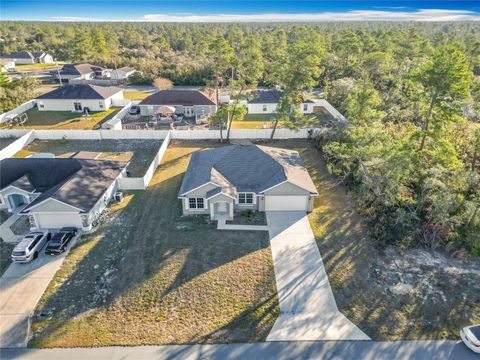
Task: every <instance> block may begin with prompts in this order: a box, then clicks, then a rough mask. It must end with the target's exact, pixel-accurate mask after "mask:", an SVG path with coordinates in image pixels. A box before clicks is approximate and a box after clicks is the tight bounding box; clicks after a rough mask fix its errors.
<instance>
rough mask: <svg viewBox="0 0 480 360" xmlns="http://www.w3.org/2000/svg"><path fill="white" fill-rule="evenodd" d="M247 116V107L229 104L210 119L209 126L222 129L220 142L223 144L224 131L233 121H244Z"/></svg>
mask: <svg viewBox="0 0 480 360" xmlns="http://www.w3.org/2000/svg"><path fill="white" fill-rule="evenodd" d="M246 114H247V108H246V107H245V106H238V104H227V105H223V106H221V107H220V108H219V109H218V111H217V112H216V113H215V114H213V115H211V116H210V117H209V119H208V121H209V124H210V125H211V126H213V127H216V128H219V129H220V141H221V142H223V129H224V128H225V127H226V126H227V124H229V122H233V121H242V120H243V118H244V117H245V115H246Z"/></svg>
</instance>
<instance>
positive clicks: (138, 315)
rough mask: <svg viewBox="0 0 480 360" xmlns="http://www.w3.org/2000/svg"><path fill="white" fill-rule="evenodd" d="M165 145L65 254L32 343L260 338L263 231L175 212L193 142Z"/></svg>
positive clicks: (269, 273) (264, 307) (269, 302)
mask: <svg viewBox="0 0 480 360" xmlns="http://www.w3.org/2000/svg"><path fill="white" fill-rule="evenodd" d="M212 144H213V143H210V142H196V143H189V144H185V143H176V144H173V145H171V146H170V147H169V148H168V150H167V152H166V154H165V157H164V160H163V161H162V164H161V166H160V167H159V168H158V170H157V171H156V173H155V175H154V177H153V179H152V182H151V183H150V186H149V188H148V190H147V191H145V192H140V191H139V192H132V193H129V194H128V195H127V197H126V199H125V200H124V202H123V203H122V204H121V205H118V204H115V205H114V206H112V207H111V214H110V215H109V219H110V220H109V221H107V222H106V223H105V224H103V225H101V228H100V229H99V230H98V231H97V232H96V233H95V234H92V235H90V236H88V237H86V238H84V239H82V241H81V242H80V244H79V245H78V246H77V247H76V248H75V249H73V250H72V251H71V252H70V254H69V255H68V256H67V258H66V260H65V262H64V264H63V265H62V267H61V269H60V270H59V272H58V273H57V274H56V275H55V277H54V279H53V280H52V282H51V283H50V285H49V286H48V288H47V290H46V291H45V293H44V295H43V297H42V299H41V301H40V303H39V305H38V307H37V309H36V313H37V314H38V313H39V312H44V313H51V316H52V317H51V319H42V320H40V319H39V318H38V317H36V316H34V318H33V319H34V320H33V323H32V327H31V329H32V334H33V337H32V339H31V341H30V346H33V347H76V346H106V345H143V344H187V343H228V342H251V341H261V340H264V339H265V338H266V336H267V335H268V332H269V331H270V328H271V327H272V326H273V323H274V321H275V319H276V316H277V314H278V311H279V308H278V300H277V296H276V289H275V279H274V272H273V264H272V258H271V250H270V247H269V241H268V234H267V233H266V232H245V231H219V230H216V229H215V224H214V223H211V222H209V220H208V218H207V217H205V216H197V217H183V216H182V215H181V204H180V201H179V200H178V199H177V192H178V189H179V187H180V183H181V180H182V178H183V175H184V173H185V171H186V168H187V165H188V162H189V159H190V155H191V153H192V152H194V151H196V150H198V149H200V148H205V147H209V146H212Z"/></svg>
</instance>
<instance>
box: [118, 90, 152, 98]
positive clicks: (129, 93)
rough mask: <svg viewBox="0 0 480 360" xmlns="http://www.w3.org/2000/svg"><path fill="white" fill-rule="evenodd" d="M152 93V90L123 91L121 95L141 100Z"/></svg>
mask: <svg viewBox="0 0 480 360" xmlns="http://www.w3.org/2000/svg"><path fill="white" fill-rule="evenodd" d="M152 94H153V93H152V92H148V91H124V92H123V97H124V98H125V99H128V100H143V99H145V98H146V97H149V96H150V95H152Z"/></svg>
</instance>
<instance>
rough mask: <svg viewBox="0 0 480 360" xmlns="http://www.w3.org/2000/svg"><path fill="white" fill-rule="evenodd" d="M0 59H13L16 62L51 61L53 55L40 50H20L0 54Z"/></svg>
mask: <svg viewBox="0 0 480 360" xmlns="http://www.w3.org/2000/svg"><path fill="white" fill-rule="evenodd" d="M0 59H9V60H13V61H14V62H15V63H16V64H35V63H53V62H54V60H53V56H52V55H50V54H47V53H44V52H42V51H34V52H30V51H21V52H18V53H15V54H7V55H0Z"/></svg>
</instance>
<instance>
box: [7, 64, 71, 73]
mask: <svg viewBox="0 0 480 360" xmlns="http://www.w3.org/2000/svg"><path fill="white" fill-rule="evenodd" d="M59 66H60V67H61V66H62V65H60V64H59ZM56 68H57V65H56V64H55V63H37V64H17V65H15V70H17V71H34V72H36V71H43V70H49V69H56Z"/></svg>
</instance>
